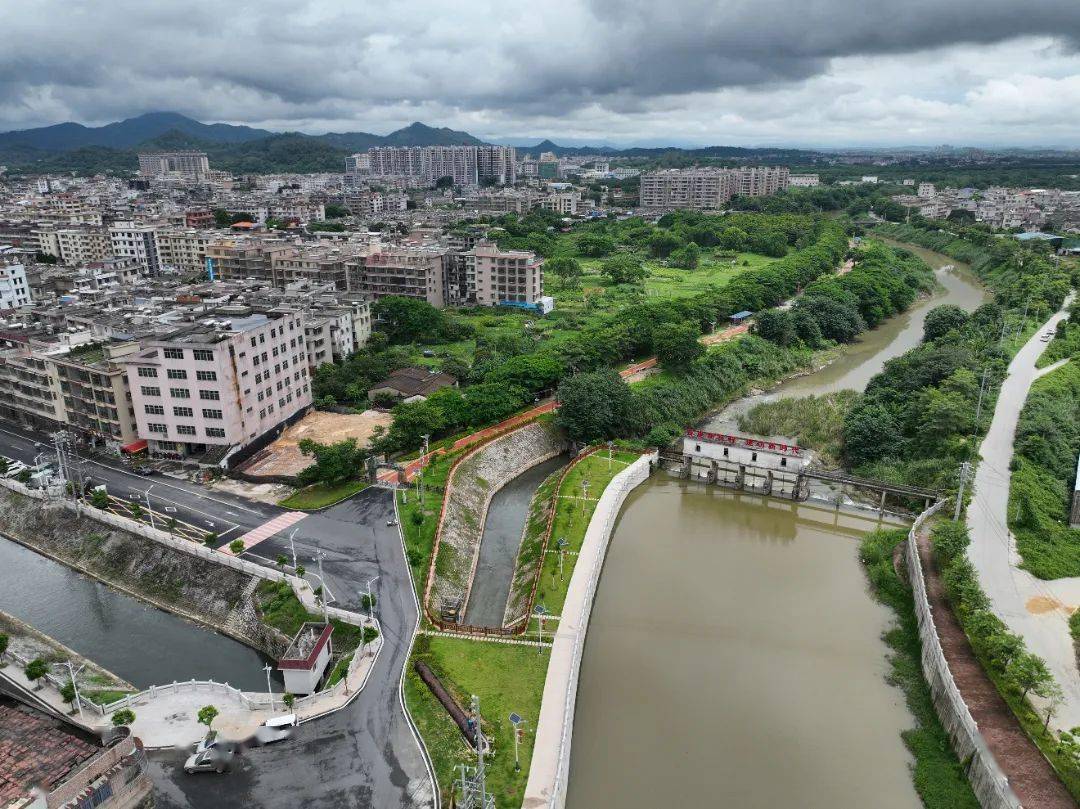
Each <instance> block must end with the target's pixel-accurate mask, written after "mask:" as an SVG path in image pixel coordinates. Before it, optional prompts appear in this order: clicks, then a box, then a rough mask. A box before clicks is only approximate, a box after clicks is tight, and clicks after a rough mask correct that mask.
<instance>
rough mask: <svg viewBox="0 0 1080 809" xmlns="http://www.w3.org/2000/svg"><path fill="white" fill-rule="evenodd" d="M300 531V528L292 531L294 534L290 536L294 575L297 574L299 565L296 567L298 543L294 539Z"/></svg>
mask: <svg viewBox="0 0 1080 809" xmlns="http://www.w3.org/2000/svg"><path fill="white" fill-rule="evenodd" d="M299 530H300V529H299V528H294V529H293V530H292V533H291V534H289V547H290V548H292V569H293V572H294V573H295V572H296V567H297V565H296V543H295V542H293V539H294V538H295V537H296V532H297V531H299Z"/></svg>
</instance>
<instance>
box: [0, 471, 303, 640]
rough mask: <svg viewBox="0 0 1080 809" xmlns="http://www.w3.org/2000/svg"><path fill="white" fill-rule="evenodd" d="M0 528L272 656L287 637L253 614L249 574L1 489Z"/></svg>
mask: <svg viewBox="0 0 1080 809" xmlns="http://www.w3.org/2000/svg"><path fill="white" fill-rule="evenodd" d="M0 532H3V533H4V534H6V535H7V536H9V537H10V538H12V539H14V540H16V541H17V542H20V543H22V544H23V545H26V546H27V547H29V548H32V549H34V550H35V551H37V552H39V553H41V554H43V555H45V556H48V557H51V558H53V559H56V560H57V561H60V562H63V563H64V564H66V565H68V566H69V567H73V568H75V569H76V570H80V571H82V572H84V573H86V574H87V575H90V576H93V577H94V578H97V579H100V580H101V581H103V582H105V583H106V584H109V585H111V586H113V587H115V588H116V589H118V590H122V591H124V592H126V593H128V594H130V595H133V596H135V597H136V598H139V599H142V600H143V601H146V602H148V603H150V604H153V605H154V606H156V607H160V608H161V609H164V610H168V611H169V612H174V613H177V614H178V615H182V616H184V617H185V618H189V619H191V620H194V621H197V622H199V623H201V624H205V625H206V626H209V627H211V628H213V629H216V630H218V631H220V632H223V633H225V634H227V635H229V636H231V637H233V638H236V639H237V640H239V641H241V642H242V643H246V644H247V645H249V646H252V647H254V648H256V649H259V650H260V651H263V652H265V653H267V654H269V655H271V656H275V655H279V654H281V653H282V652H283V651H284V649H285V646H286V645H287V644H288V639H287V638H285V636H284V635H282V634H281V633H280V632H278V631H277V630H274V629H272V628H270V627H268V626H266V625H265V624H263V622H262V620H261V619H260V618H259V614H258V611H257V609H256V606H255V598H254V594H255V588H256V586H257V585H258V583H259V581H260V579H258V578H257V577H255V576H251V575H249V574H246V573H243V572H241V571H239V570H234V569H232V568H229V567H225V566H223V565H218V564H215V563H214V562H211V561H209V560H206V559H202V558H200V557H197V556H193V555H189V554H186V553H183V552H182V551H178V550H174V549H173V548H169V547H167V546H165V545H162V544H159V543H157V542H154V541H152V540H149V539H145V538H143V537H140V536H136V535H134V534H129V533H127V532H125V531H120V530H117V529H115V528H113V527H111V526H108V525H105V524H103V523H100V522H98V521H96V520H94V519H92V518H90V517H88V516H85V515H84V516H79V517H76V516H75V515H74V514H73V513H72V512H71V511H69V510H67V509H65V508H59V507H55V506H53V507H50V506H47V505H43V504H42V503H41V502H40V501H38V500H33V499H31V498H29V497H24V496H23V495H20V494H16V493H15V492H11V491H8V490H6V489H0Z"/></svg>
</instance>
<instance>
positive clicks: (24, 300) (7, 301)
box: [0, 263, 34, 312]
mask: <svg viewBox="0 0 1080 809" xmlns="http://www.w3.org/2000/svg"><path fill="white" fill-rule="evenodd" d="M33 299H34V298H33V295H31V294H30V287H29V286H28V285H27V283H26V268H25V267H24V266H23V265H22V264H15V263H11V264H4V263H0V312H2V311H4V310H5V309H17V308H18V307H20V306H26V305H28V304H30V303H31V302H32V301H33Z"/></svg>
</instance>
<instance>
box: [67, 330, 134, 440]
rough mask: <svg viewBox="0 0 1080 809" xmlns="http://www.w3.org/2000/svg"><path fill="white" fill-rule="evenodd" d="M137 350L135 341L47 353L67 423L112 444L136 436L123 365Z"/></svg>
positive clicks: (95, 438) (90, 437) (86, 434)
mask: <svg viewBox="0 0 1080 809" xmlns="http://www.w3.org/2000/svg"><path fill="white" fill-rule="evenodd" d="M138 350H139V344H138V343H136V342H126V343H107V344H87V345H84V346H79V347H77V348H73V349H71V350H70V351H66V352H62V353H58V354H51V355H49V356H48V361H49V362H51V363H52V364H53V365H55V366H56V374H57V378H58V380H59V382H60V396H61V397H62V401H63V409H64V423H65V424H66V425H68V426H69V427H71V428H74V429H75V430H76V431H77V432H79V433H80V434H82V435H83V436H85V437H87V438H88V439H90V440H91V441H92V442H94V443H97V442H98V441H103V442H105V444H106V445H110V446H114V447H119V446H123V445H125V444H130V443H131V442H133V441H136V440H137V439H138V434H137V432H136V427H135V413H134V411H133V410H132V405H131V395H130V393H129V391H128V384H127V374H126V373H125V369H124V367H123V365H122V362H123V359H124V357H126V356H129V355H131V354H133V353H134V352H136V351H138Z"/></svg>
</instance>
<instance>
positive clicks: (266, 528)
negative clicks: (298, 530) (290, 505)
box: [220, 511, 307, 556]
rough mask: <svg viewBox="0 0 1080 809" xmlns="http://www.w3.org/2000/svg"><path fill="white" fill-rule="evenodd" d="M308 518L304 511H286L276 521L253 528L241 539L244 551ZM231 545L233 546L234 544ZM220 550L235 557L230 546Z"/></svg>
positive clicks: (275, 518)
mask: <svg viewBox="0 0 1080 809" xmlns="http://www.w3.org/2000/svg"><path fill="white" fill-rule="evenodd" d="M306 516H307V514H306V513H305V512H303V511H286V512H285V513H284V514H279V515H278V516H276V517H274V519H272V520H270V521H269V522H264V523H263V524H262V525H260V526H259V527H258V528H253V529H252V530H250V531H248V532H247V533H246V534H244V535H243V536H242V537H240V541H241V542H243V543H244V550H245V551H246V550H250V549H251V548H253V547H254V546H255V545H258V544H259V543H260V542H262V541H263V540H264V539H269V538H270V537H272V536H273V535H274V534H276V533H277V532H278V531H284V530H285V529H286V528H289V527H290V526H292V525H295V524H296V523H298V522H300V520H302V519H304V517H306ZM229 544H230V545H231V544H232V543H229ZM220 550H221V552H222V553H227V554H229V555H230V556H232V555H234V554H233V552H232V551H231V550H229V546H228V545H226V546H224V547H222V548H221V549H220Z"/></svg>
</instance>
